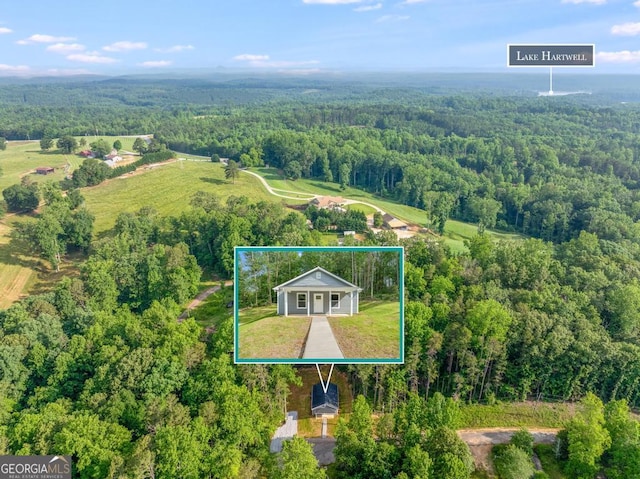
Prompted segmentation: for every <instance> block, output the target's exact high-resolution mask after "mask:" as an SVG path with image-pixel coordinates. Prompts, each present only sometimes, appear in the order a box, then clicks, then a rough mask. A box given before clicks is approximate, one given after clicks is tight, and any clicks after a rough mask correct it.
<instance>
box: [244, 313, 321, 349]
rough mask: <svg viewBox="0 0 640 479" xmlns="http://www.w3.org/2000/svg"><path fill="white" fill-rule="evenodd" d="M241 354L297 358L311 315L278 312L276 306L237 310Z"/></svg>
mask: <svg viewBox="0 0 640 479" xmlns="http://www.w3.org/2000/svg"><path fill="white" fill-rule="evenodd" d="M238 323H239V324H238V331H237V334H238V353H237V354H238V358H241V359H263V358H270V359H274V358H276V359H298V358H300V357H301V356H302V348H303V347H304V342H305V340H306V338H307V332H308V331H309V325H310V324H311V318H310V317H308V316H288V317H286V318H285V317H284V316H276V310H275V306H262V307H257V308H251V309H247V310H244V311H240V312H239V314H238Z"/></svg>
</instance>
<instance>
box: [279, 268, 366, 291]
mask: <svg viewBox="0 0 640 479" xmlns="http://www.w3.org/2000/svg"><path fill="white" fill-rule="evenodd" d="M316 273H320V277H319V278H318V277H316ZM327 286H330V287H335V288H353V289H357V290H361V288H359V287H358V286H356V285H355V284H352V283H350V282H349V281H347V280H345V279H343V278H341V277H340V276H336V275H335V274H333V273H330V272H329V271H327V270H326V269H324V268H321V267H320V266H317V267H315V268H313V269H312V270H310V271H307V272H306V273H302V274H301V275H299V276H296V277H295V278H293V279H290V280H289V281H286V282H284V283H282V284H280V285H278V286H276V287H275V288H273V289H274V290H275V291H278V290H279V289H282V288H285V287H304V288H322V287H327Z"/></svg>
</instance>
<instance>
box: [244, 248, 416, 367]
mask: <svg viewBox="0 0 640 479" xmlns="http://www.w3.org/2000/svg"><path fill="white" fill-rule="evenodd" d="M245 251H247V252H249V251H336V252H348V251H386V252H390V251H391V252H393V251H395V252H397V253H398V254H399V261H400V265H399V276H400V281H399V291H398V292H399V296H400V298H399V301H400V338H399V340H400V356H399V357H398V358H386V359H385V358H381V359H370V358H362V359H358V358H344V359H341V358H336V359H323V363H322V364H404V247H402V246H236V247H234V268H233V295H234V296H233V298H234V300H233V361H234V363H235V364H318V361H317V360H314V359H302V358H291V359H273V358H264V359H260V358H251V359H242V358H240V357H238V350H239V344H238V341H239V340H238V326H239V317H238V310H239V304H240V302H239V299H240V298H239V291H238V289H239V288H238V282H239V278H240V276H239V274H238V262H239V257H240V253H242V252H245Z"/></svg>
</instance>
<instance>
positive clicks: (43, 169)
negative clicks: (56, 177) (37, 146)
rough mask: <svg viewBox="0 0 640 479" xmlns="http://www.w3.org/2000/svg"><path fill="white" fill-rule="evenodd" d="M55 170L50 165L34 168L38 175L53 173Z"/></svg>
mask: <svg viewBox="0 0 640 479" xmlns="http://www.w3.org/2000/svg"><path fill="white" fill-rule="evenodd" d="M55 171H56V170H55V168H52V167H51V166H40V167H38V168H36V173H37V174H39V175H48V174H49V173H54V172H55Z"/></svg>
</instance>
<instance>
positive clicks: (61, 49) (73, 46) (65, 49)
mask: <svg viewBox="0 0 640 479" xmlns="http://www.w3.org/2000/svg"><path fill="white" fill-rule="evenodd" d="M84 50H85V46H84V45H80V44H79V43H54V44H53V45H49V46H48V47H47V51H48V52H54V53H62V54H63V55H68V54H70V53H73V52H82V51H84Z"/></svg>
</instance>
